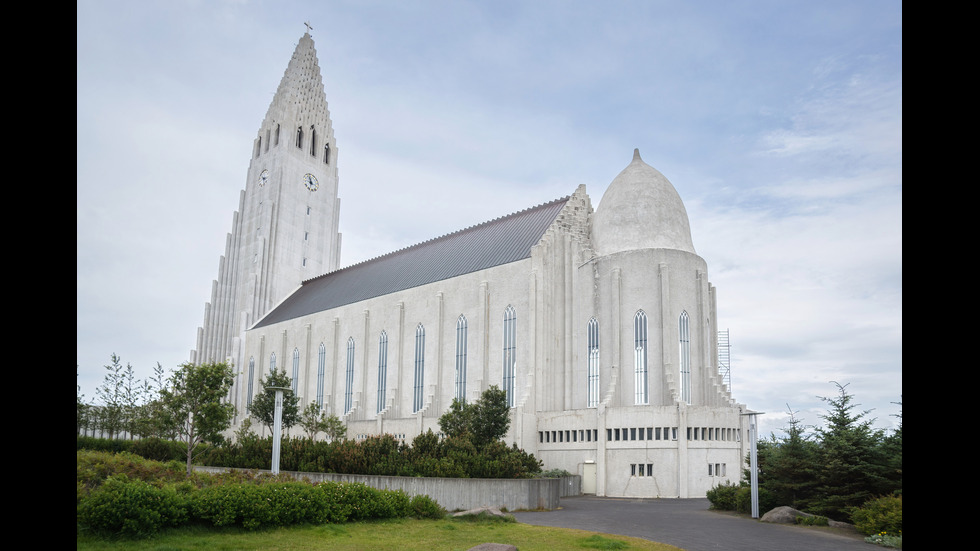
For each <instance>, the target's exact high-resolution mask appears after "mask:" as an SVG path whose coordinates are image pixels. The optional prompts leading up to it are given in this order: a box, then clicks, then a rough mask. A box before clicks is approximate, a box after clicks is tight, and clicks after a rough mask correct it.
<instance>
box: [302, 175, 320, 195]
mask: <svg viewBox="0 0 980 551" xmlns="http://www.w3.org/2000/svg"><path fill="white" fill-rule="evenodd" d="M303 183H304V184H305V185H306V189H308V190H310V191H316V190H317V188H318V187H320V182H318V181H317V180H316V176H314V175H312V174H310V173H307V174H306V175H305V176H303Z"/></svg>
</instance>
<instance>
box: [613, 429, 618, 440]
mask: <svg viewBox="0 0 980 551" xmlns="http://www.w3.org/2000/svg"><path fill="white" fill-rule="evenodd" d="M613 430H614V431H615V434H616V440H619V429H613Z"/></svg>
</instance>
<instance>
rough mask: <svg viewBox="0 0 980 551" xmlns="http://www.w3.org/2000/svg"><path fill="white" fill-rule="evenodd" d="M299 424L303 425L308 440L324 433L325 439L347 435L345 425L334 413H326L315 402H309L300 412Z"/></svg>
mask: <svg viewBox="0 0 980 551" xmlns="http://www.w3.org/2000/svg"><path fill="white" fill-rule="evenodd" d="M297 424H299V426H301V427H303V430H304V431H306V435H307V436H308V437H309V438H310V440H316V435H317V434H320V433H321V432H322V433H325V434H326V435H327V440H335V439H338V438H343V437H344V436H346V435H347V427H345V426H344V424H343V422H341V420H340V419H338V418H337V416H336V415H327V412H326V410H324V409H323V408H321V407H320V404H318V403H316V402H310V403H309V404H307V405H306V407H305V408H303V412H302V413H300V416H299V420H298V421H297Z"/></svg>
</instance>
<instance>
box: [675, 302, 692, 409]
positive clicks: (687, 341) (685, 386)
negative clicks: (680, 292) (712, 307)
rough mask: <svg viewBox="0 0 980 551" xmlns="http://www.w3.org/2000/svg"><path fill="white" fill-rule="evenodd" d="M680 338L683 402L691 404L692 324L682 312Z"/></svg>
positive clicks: (679, 326)
mask: <svg viewBox="0 0 980 551" xmlns="http://www.w3.org/2000/svg"><path fill="white" fill-rule="evenodd" d="M678 334H679V337H680V342H679V345H680V353H681V354H680V356H681V362H680V370H681V400H684V401H685V402H687V403H688V404H690V403H691V323H690V319H689V318H688V316H687V312H686V311H684V312H681V317H680V320H679V321H678Z"/></svg>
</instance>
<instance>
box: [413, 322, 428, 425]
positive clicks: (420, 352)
mask: <svg viewBox="0 0 980 551" xmlns="http://www.w3.org/2000/svg"><path fill="white" fill-rule="evenodd" d="M424 383H425V327H422V324H421V323H420V324H419V326H418V327H416V328H415V382H414V387H413V389H412V413H418V412H419V410H421V409H422V398H423V392H424V391H423V388H424Z"/></svg>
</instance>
